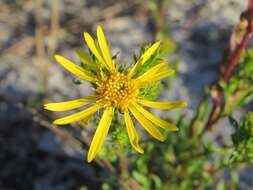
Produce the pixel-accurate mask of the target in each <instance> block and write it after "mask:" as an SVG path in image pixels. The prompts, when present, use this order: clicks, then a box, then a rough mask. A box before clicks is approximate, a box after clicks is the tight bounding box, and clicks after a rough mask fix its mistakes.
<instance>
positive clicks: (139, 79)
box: [44, 26, 187, 162]
mask: <svg viewBox="0 0 253 190" xmlns="http://www.w3.org/2000/svg"><path fill="white" fill-rule="evenodd" d="M97 38H98V43H96V42H95V41H94V39H93V38H92V37H91V36H90V35H89V34H88V33H86V32H85V33H84V39H85V41H86V43H87V45H88V47H89V49H90V51H91V52H92V53H93V54H94V56H95V57H96V60H97V61H93V59H91V58H90V57H89V56H87V55H86V54H85V53H84V52H82V51H81V50H79V49H77V55H78V56H79V57H80V59H81V61H82V62H83V63H85V64H86V65H88V66H89V67H90V68H91V69H90V70H89V71H88V70H84V69H83V68H82V67H80V66H78V65H76V64H74V63H73V62H72V61H70V60H68V59H66V58H64V57H62V56H60V55H55V59H56V61H57V62H58V63H59V64H61V65H62V66H63V67H64V68H65V69H67V70H68V71H69V72H71V73H73V74H74V75H76V76H78V77H79V78H81V79H84V80H87V81H90V82H91V83H93V85H94V86H95V92H94V95H93V96H89V97H87V98H80V99H76V100H71V101H66V102H60V103H48V104H45V105H44V106H45V109H47V110H51V111H67V110H72V109H76V108H80V107H82V106H84V105H87V104H89V105H90V106H89V107H88V108H87V109H85V110H83V111H80V112H77V113H74V114H72V115H68V116H65V117H63V118H60V119H56V120H55V121H54V124H56V125H65V124H69V123H72V122H77V121H81V120H85V119H87V118H90V117H91V116H92V115H93V114H95V113H96V112H97V111H98V110H99V109H104V112H103V115H102V118H101V120H100V122H99V124H98V127H97V129H96V132H95V135H94V137H93V139H92V141H91V144H90V148H89V151H88V162H91V161H92V160H93V159H94V157H95V155H96V154H97V152H98V150H99V148H100V147H101V145H102V144H103V141H104V139H105V138H106V136H107V133H108V131H109V128H110V125H111V122H112V118H113V115H114V112H115V109H117V110H121V111H122V112H123V113H124V120H125V124H126V128H127V133H128V136H129V138H130V142H131V145H132V146H133V148H134V149H135V150H136V151H138V152H139V153H143V152H144V151H143V149H142V148H141V147H140V145H139V142H138V141H139V137H138V134H137V132H136V130H135V128H134V124H133V121H132V119H131V115H132V116H133V117H135V118H136V120H137V121H138V122H139V123H140V124H141V125H142V126H143V127H144V129H145V130H146V131H147V132H148V133H149V134H150V135H151V136H153V137H154V138H156V139H158V140H159V141H164V140H165V137H164V135H162V134H161V132H160V131H159V130H158V129H157V128H156V127H155V126H158V127H161V128H163V129H166V130H168V131H177V130H178V128H177V127H176V126H175V125H173V124H171V123H169V122H167V121H165V120H162V119H160V118H159V117H157V116H155V115H153V114H152V113H150V112H149V111H147V110H146V109H145V108H144V107H151V108H158V109H163V110H168V109H176V108H181V107H184V106H186V105H187V103H186V102H154V101H149V100H145V99H143V98H141V97H140V95H139V92H140V89H141V88H142V87H143V86H144V85H147V84H152V83H154V82H157V81H159V80H161V79H163V78H165V77H168V76H171V75H172V74H173V73H174V71H173V70H171V69H168V68H167V66H166V62H164V61H161V62H160V63H158V64H157V65H155V66H153V67H152V68H150V69H149V70H148V71H146V72H145V73H144V74H141V75H136V74H137V72H138V71H139V69H140V68H141V67H142V65H143V64H144V63H145V62H146V61H148V60H149V59H150V57H151V56H152V55H154V53H155V52H156V51H157V49H158V48H159V46H160V41H158V42H156V43H154V44H153V45H152V46H150V47H149V48H148V49H147V50H146V51H145V52H144V54H142V56H141V57H140V59H139V60H138V61H137V63H136V64H135V65H134V66H133V67H131V68H130V69H129V71H128V72H127V73H126V74H125V73H124V72H120V71H119V70H118V68H117V66H116V65H115V61H114V60H113V59H112V57H111V54H110V49H109V46H108V44H107V40H106V38H105V35H104V32H103V29H102V27H101V26H98V27H97ZM92 70H93V72H92Z"/></svg>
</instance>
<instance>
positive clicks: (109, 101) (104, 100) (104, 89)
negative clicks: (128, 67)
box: [96, 72, 138, 110]
mask: <svg viewBox="0 0 253 190" xmlns="http://www.w3.org/2000/svg"><path fill="white" fill-rule="evenodd" d="M96 92H97V94H98V95H99V97H100V98H99V100H98V102H100V103H101V104H102V105H104V106H114V107H119V108H121V109H122V110H124V109H126V108H127V106H128V105H129V103H130V102H131V101H133V100H134V99H135V97H136V96H137V94H138V90H137V89H136V88H135V85H134V82H133V80H132V79H130V78H129V77H127V76H126V75H124V74H122V73H119V72H115V73H112V74H111V75H110V76H109V77H107V78H106V79H105V80H104V81H103V82H101V83H100V84H99V86H98V87H97V89H96Z"/></svg>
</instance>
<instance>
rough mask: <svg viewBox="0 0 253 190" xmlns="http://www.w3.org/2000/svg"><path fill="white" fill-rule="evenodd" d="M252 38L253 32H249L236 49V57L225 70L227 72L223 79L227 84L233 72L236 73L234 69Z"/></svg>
mask: <svg viewBox="0 0 253 190" xmlns="http://www.w3.org/2000/svg"><path fill="white" fill-rule="evenodd" d="M251 38H252V33H251V32H250V33H248V32H247V33H246V34H245V35H244V36H243V39H242V41H241V42H240V44H239V46H238V48H237V49H236V51H235V53H234V56H233V57H232V59H231V61H230V63H229V64H228V66H227V69H226V70H225V72H224V74H223V79H224V80H225V82H228V81H229V79H230V76H231V74H232V72H233V71H234V68H235V66H236V64H237V63H238V61H239V59H240V57H241V55H242V52H243V50H244V48H245V46H246V45H247V44H248V43H249V41H250V40H251Z"/></svg>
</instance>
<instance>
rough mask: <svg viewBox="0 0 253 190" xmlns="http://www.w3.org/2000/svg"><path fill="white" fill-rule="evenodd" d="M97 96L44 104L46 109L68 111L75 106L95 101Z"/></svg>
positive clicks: (78, 106)
mask: <svg viewBox="0 0 253 190" xmlns="http://www.w3.org/2000/svg"><path fill="white" fill-rule="evenodd" d="M95 100H96V99H95V98H87V99H84V98H81V99H76V100H71V101H66V102H57V103H47V104H44V109H46V110H50V111H68V110H72V109H75V108H80V107H82V106H84V105H86V104H89V103H91V102H93V101H95Z"/></svg>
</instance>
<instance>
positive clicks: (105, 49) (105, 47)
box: [97, 26, 115, 71]
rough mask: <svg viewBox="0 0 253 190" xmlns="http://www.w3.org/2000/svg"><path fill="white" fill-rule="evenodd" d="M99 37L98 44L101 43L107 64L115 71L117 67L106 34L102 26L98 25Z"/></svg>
mask: <svg viewBox="0 0 253 190" xmlns="http://www.w3.org/2000/svg"><path fill="white" fill-rule="evenodd" d="M97 38H98V44H99V47H100V50H101V52H102V55H103V57H104V60H105V62H106V64H107V65H108V66H109V67H110V69H111V71H114V70H115V67H114V63H113V61H112V58H111V54H110V49H109V46H108V44H107V41H106V38H105V34H104V31H103V29H102V27H101V26H98V27H97Z"/></svg>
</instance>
